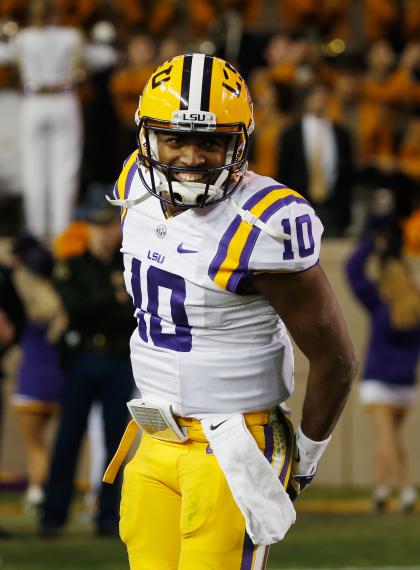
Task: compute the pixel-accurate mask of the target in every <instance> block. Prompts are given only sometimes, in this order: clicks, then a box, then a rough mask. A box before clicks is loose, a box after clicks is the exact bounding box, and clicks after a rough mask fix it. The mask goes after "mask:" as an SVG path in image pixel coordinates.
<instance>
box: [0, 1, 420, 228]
mask: <svg viewBox="0 0 420 570" xmlns="http://www.w3.org/2000/svg"><path fill="white" fill-rule="evenodd" d="M41 3H42V2H41ZM34 4H35V6H36V4H37V2H36V1H35V2H30V1H29V0H20V1H13V2H7V1H4V2H2V4H1V7H0V36H1V37H2V40H3V42H2V43H1V44H0V65H1V67H0V88H1V91H0V96H1V95H2V94H3V96H2V97H0V112H1V107H2V103H3V106H4V109H5V111H4V112H5V113H6V114H7V105H10V102H9V99H8V98H7V97H6V95H5V94H6V93H7V94H9V95H10V90H13V89H14V90H16V92H22V91H23V93H25V96H24V97H23V101H22V105H21V107H22V109H21V112H22V114H24V116H25V118H26V116H28V117H29V120H25V121H22V123H23V124H24V125H26V130H25V129H21V131H20V133H21V135H20V138H21V140H20V141H18V145H19V151H20V152H21V154H22V160H23V166H24V168H22V169H21V172H20V173H18V174H16V173H15V170H13V168H11V167H10V164H9V165H8V166H9V170H10V175H9V177H8V176H7V168H6V169H5V170H6V174H4V175H3V176H2V178H0V200H1V197H2V196H6V198H4V199H3V202H2V206H3V207H2V211H3V216H2V217H1V218H0V224H1V225H2V226H3V228H4V229H2V230H0V231H1V233H2V234H3V235H5V234H7V233H9V234H10V233H13V231H14V230H15V228H14V227H13V226H12V227H11V224H12V221H13V219H14V217H19V211H18V205H17V204H16V202H17V200H16V194H19V193H21V194H22V193H23V197H24V201H23V202H24V207H23V212H24V215H23V219H22V217H21V218H20V219H18V220H16V221H17V223H18V224H19V223H20V225H21V226H22V225H24V224H25V223H26V225H27V226H29V228H30V229H31V230H32V231H35V233H38V234H39V233H42V232H43V231H44V233H45V232H46V233H50V234H51V233H52V234H53V235H57V234H58V233H59V232H60V231H62V230H63V229H64V227H65V226H66V225H67V223H68V222H69V221H70V219H71V212H72V205H73V206H74V204H75V203H76V202H77V201H79V200H81V199H82V197H83V195H84V193H85V192H86V189H87V188H88V186H89V184H91V183H98V182H100V183H104V184H112V183H113V181H114V180H115V177H116V174H117V172H118V169H119V167H120V165H121V164H122V162H123V161H124V160H125V158H126V157H127V155H128V154H129V152H130V151H131V150H132V149H133V148H134V147H135V145H136V141H135V123H134V119H133V117H134V113H135V110H136V107H137V104H138V97H139V94H140V93H141V91H142V89H143V87H144V84H145V82H146V80H147V78H148V76H149V75H150V73H151V71H152V70H153V69H154V68H155V67H156V66H157V65H158V64H159V63H161V62H162V61H163V60H165V59H168V58H170V57H171V56H173V55H175V54H178V53H185V52H188V51H194V50H195V51H204V52H206V53H209V54H211V55H214V54H216V55H220V56H222V57H225V58H226V59H228V60H229V61H232V63H234V64H236V65H237V66H238V67H239V69H240V70H241V71H242V73H243V74H244V76H245V78H246V79H247V80H248V83H249V85H250V88H251V93H252V97H253V101H254V109H255V119H256V130H255V136H254V138H253V144H252V148H251V155H250V167H251V168H252V169H255V170H256V171H258V172H263V173H264V174H266V175H268V176H272V177H274V178H276V179H278V180H280V181H281V182H282V183H284V184H287V185H290V186H292V187H293V188H295V189H296V190H297V191H299V192H301V193H302V194H304V195H305V196H307V197H308V198H310V199H311V200H312V202H313V203H314V205H316V206H317V207H318V209H320V215H321V218H323V221H324V225H325V226H326V236H327V237H329V236H331V237H341V236H346V235H355V234H356V233H357V232H358V231H359V230H360V228H361V226H362V225H363V221H364V219H365V213H366V202H367V201H368V200H369V197H370V194H371V192H372V190H374V189H375V188H378V187H387V188H390V189H391V191H392V192H393V193H394V194H395V200H396V209H397V213H398V216H400V217H401V218H404V219H406V218H409V216H410V215H411V214H412V213H413V212H414V211H415V210H416V209H417V208H418V204H419V188H420V186H419V185H420V167H419V164H420V161H419V156H418V154H419V153H420V150H419V148H420V147H419V144H418V139H419V138H420V40H419V37H420V35H419V33H420V8H419V6H418V3H417V2H415V1H412V0H398V1H397V0H384V1H381V0H363V1H361V0H360V1H359V2H349V1H348V0H294V1H291V0H278V1H277V2H267V1H265V0H220V1H214V0H195V1H194V2H193V1H191V2H181V1H179V0H162V1H160V2H153V1H147V0H143V1H139V0H135V1H134V0H119V1H117V2H112V3H111V2H108V1H106V0H84V1H83V2H74V1H73V0H55V1H53V0H51V2H49V4H50V10H51V11H52V12H53V15H52V16H51V15H50V17H52V18H53V19H52V21H53V22H54V24H59V25H60V26H62V27H64V28H66V29H73V30H74V29H76V30H77V32H78V37H77V39H75V40H74V52H75V53H74V54H73V59H74V61H72V62H71V64H70V63H68V64H67V66H68V69H66V74H65V75H62V76H59V75H57V74H56V77H55V80H54V82H53V84H52V85H50V84H45V81H44V84H42V85H39V86H38V87H35V88H34V87H33V83H34V81H33V77H32V78H31V74H30V71H28V69H29V67H30V64H28V63H27V62H26V61H25V59H24V58H25V53H24V50H22V49H21V50H20V51H19V44H23V45H24V42H23V39H24V38H23V37H21V38H20V39H19V41H16V38H19V36H24V34H23V33H22V32H24V31H25V27H27V26H28V25H34V23H33V21H34V17H35V18H36V17H37V16H36V10H34ZM50 23H51V22H50ZM36 25H37V26H39V25H40V23H39V18H38V23H37V24H36ZM45 25H46V24H45ZM14 43H15V44H17V46H18V49H17V50H16V53H15V54H14V57H13V53H12V54H10V53H9V56H5V55H4V46H5V45H6V44H8V45H9V46H10V45H12V46H13V44H14ZM27 44H28V45H30V39H28V40H27ZM28 49H29V48H28ZM2 50H3V51H2ZM12 51H13V50H12ZM76 51H77V53H76ZM22 52H23V53H22ZM2 53H3V55H2ZM50 57H51V56H50ZM57 62H58V63H57V65H59V64H61V65H62V66H65V65H66V64H65V63H64V60H63V58H61V59H59V58H57ZM51 81H52V80H51ZM63 86H65V88H66V89H67V90H69V91H70V90H73V91H74V92H75V93H76V95H77V100H78V103H79V104H80V112H79V111H78V110H77V109H75V108H74V102H73V108H70V107H68V108H67V110H60V109H57V115H60V113H61V115H62V116H63V114H65V115H66V116H67V117H69V116H70V115H71V114H72V115H71V116H72V125H73V128H72V129H71V130H72V131H73V135H74V136H73V139H72V140H71V141H70V140H68V141H67V142H66V145H67V146H66V147H65V148H64V147H63V154H64V155H65V156H66V157H67V160H66V161H64V160H63V159H61V158H60V157H59V156H58V155H57V157H55V158H54V157H51V160H50V161H48V158H42V155H41V154H40V151H38V155H37V156H36V157H35V158H34V148H33V147H34V145H33V144H32V140H31V136H35V137H38V134H39V132H41V130H42V125H41V126H39V128H38V129H35V127H34V128H32V129H31V128H30V125H29V123H30V120H31V119H30V118H31V117H32V116H33V115H34V113H33V112H32V108H30V109H29V110H28V107H29V103H28V100H31V104H32V107H33V106H34V103H33V97H30V94H31V93H32V95H33V91H34V89H35V91H36V89H38V90H39V89H44V90H45V89H46V88H48V89H49V90H50V92H49V94H50V95H51V89H53V90H54V89H57V88H63ZM38 104H39V103H38ZM68 105H70V102H69V103H68ZM48 112H49V113H51V106H50V105H49V106H48ZM78 112H79V115H80V117H81V124H80V127H79V126H77V125H78V121H79V118H78V117H79V115H78ZM308 117H309V119H308V120H306V119H307V118H308ZM312 118H316V119H318V120H312ZM58 120H59V119H57V121H58ZM61 120H62V121H63V119H61ZM15 122H16V120H15ZM309 123H310V124H309ZM28 125H29V126H28ZM308 125H309V126H308ZM76 127H77V128H76ZM63 129H65V130H66V132H67V133H68V132H69V129H68V128H66V127H63ZM14 132H15V133H16V132H17V130H16V129H15V130H14ZM331 133H332V134H331ZM11 136H12V135H10V134H9V135H8V136H6V135H4V137H3V141H0V149H2V150H3V148H2V147H7V146H9V147H10V137H11ZM312 139H313V140H317V141H320V140H321V141H322V144H317V145H316V147H317V150H316V154H314V152H313V150H312V149H313V147H314V146H315V145H314V144H312V142H311V141H312ZM25 141H29V142H27V144H26V146H25ZM98 141H100V142H98ZM63 145H64V143H63ZM36 146H37V147H38V146H40V145H36ZM55 146H56V145H55ZM31 149H32V151H31ZM45 152H47V151H45ZM8 155H10V148H9V149H7V148H5V150H4V156H8ZM31 156H32V162H33V163H35V166H31V165H30V164H29V163H30V160H31V158H30V157H31ZM290 156H291V157H292V158H290ZM43 161H44V162H53V161H54V162H55V163H57V164H58V163H59V164H60V168H58V171H59V172H60V171H62V170H63V168H64V164H65V165H66V169H67V174H66V173H61V176H62V178H64V176H66V179H65V180H64V182H63V183H61V179H60V174H57V176H58V178H57V177H56V178H54V176H55V175H54V173H52V174H51V173H50V178H51V184H53V185H54V184H55V185H57V184H59V185H60V186H62V187H65V188H67V192H65V191H64V190H63V191H62V193H61V195H62V197H63V196H65V197H66V199H65V200H64V199H63V198H62V200H61V204H58V205H56V204H55V200H54V196H55V194H56V193H55V192H53V191H50V192H49V204H43V202H42V200H41V198H39V199H38V198H34V196H36V197H38V195H40V194H41V193H42V191H41V189H40V188H35V190H34V185H35V184H36V182H35V180H34V179H36V180H41V181H42V182H44V185H45V184H46V183H47V181H46V180H42V179H41V178H40V175H39V163H40V162H43ZM0 162H1V159H0ZM70 162H71V163H70ZM316 164H318V165H321V167H319V166H318V168H316V167H315V171H314V165H316ZM28 165H29V166H28ZM6 166H7V165H6ZM45 176H47V175H45ZM17 177H18V178H19V180H16V178H17ZM16 185H18V188H17V189H16ZM38 185H40V182H39V184H38ZM28 187H30V191H29V190H26V191H25V188H28ZM10 188H13V190H10ZM11 194H13V195H14V196H15V199H14V200H13V199H10V195H11ZM63 201H65V202H66V204H63ZM41 205H43V209H42V211H41ZM47 206H48V207H49V208H50V209H52V210H53V211H52V212H51V214H50V218H51V220H52V221H51V223H50V226H51V227H43V226H45V224H42V219H43V216H46V214H45V212H46V211H47ZM56 210H57V211H58V212H59V214H57V215H56V216H55V212H56ZM6 212H7V214H6ZM33 212H36V218H37V220H38V222H32V218H35V214H34V213H33ZM39 220H41V222H40V221H39Z"/></svg>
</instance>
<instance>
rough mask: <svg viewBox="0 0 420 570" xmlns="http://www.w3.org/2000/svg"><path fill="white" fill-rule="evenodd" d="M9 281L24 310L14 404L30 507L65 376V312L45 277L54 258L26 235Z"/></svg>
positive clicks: (39, 497)
mask: <svg viewBox="0 0 420 570" xmlns="http://www.w3.org/2000/svg"><path fill="white" fill-rule="evenodd" d="M13 253H14V271H13V281H14V284H15V287H16V290H17V292H18V295H19V297H20V299H21V301H22V304H23V306H24V309H25V313H26V319H27V320H26V323H25V325H24V327H23V330H22V334H21V352H22V360H21V363H20V367H19V370H18V376H17V386H16V391H15V394H14V396H13V404H14V407H15V409H16V412H17V418H18V424H19V427H20V430H21V433H22V437H23V441H24V445H25V450H26V459H27V470H28V488H27V491H26V495H25V500H24V502H25V504H26V506H27V507H29V508H33V507H36V506H38V505H39V504H40V503H42V501H43V490H42V487H43V484H44V482H45V478H46V475H47V469H48V462H49V446H48V444H47V441H46V437H45V436H46V430H47V427H48V425H49V423H50V421H51V419H52V417H53V416H54V414H55V413H57V411H58V410H59V404H60V398H61V391H62V388H63V382H64V377H63V373H62V371H61V368H60V362H59V352H58V346H57V341H58V339H59V337H60V336H61V333H62V332H63V331H64V329H65V328H66V326H67V317H66V315H65V313H64V310H63V308H62V306H61V302H60V300H59V297H58V295H57V294H56V293H55V291H54V289H53V286H52V284H51V281H50V277H51V273H52V269H53V258H52V256H51V254H50V252H49V251H48V250H47V249H46V248H45V247H44V246H43V245H42V244H40V243H39V242H38V241H37V240H35V239H34V238H32V237H30V236H24V237H21V238H18V239H17V240H16V242H15V244H14V248H13Z"/></svg>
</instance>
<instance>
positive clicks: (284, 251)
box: [248, 195, 324, 273]
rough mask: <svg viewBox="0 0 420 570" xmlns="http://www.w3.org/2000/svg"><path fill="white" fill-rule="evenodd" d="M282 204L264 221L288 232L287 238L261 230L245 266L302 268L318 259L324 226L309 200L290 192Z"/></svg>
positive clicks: (280, 268)
mask: <svg viewBox="0 0 420 570" xmlns="http://www.w3.org/2000/svg"><path fill="white" fill-rule="evenodd" d="M287 202H288V203H286V204H285V205H284V206H281V204H278V206H279V207H278V209H277V211H276V212H275V213H274V214H273V215H272V216H271V217H270V218H269V219H267V220H266V223H267V224H268V225H269V226H271V227H273V228H275V229H276V230H278V231H281V232H284V233H285V234H287V235H289V236H290V239H289V240H287V239H279V238H273V237H272V236H270V235H269V234H268V233H266V232H264V230H261V232H260V234H259V236H258V239H257V240H256V243H255V247H254V248H253V250H252V253H251V256H250V259H249V265H248V270H249V271H250V272H251V273H252V272H258V271H282V272H288V273H291V272H295V271H304V270H305V269H308V268H309V267H312V266H313V265H315V264H316V263H318V261H319V253H320V247H321V236H322V232H323V230H324V228H323V225H322V223H321V220H320V219H319V217H318V216H317V215H316V213H315V211H314V209H313V208H312V207H311V206H310V204H309V203H308V202H307V201H306V200H305V199H304V198H301V197H300V196H299V195H297V196H290V197H289V199H288V200H287Z"/></svg>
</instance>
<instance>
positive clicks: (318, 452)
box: [295, 423, 331, 475]
mask: <svg viewBox="0 0 420 570" xmlns="http://www.w3.org/2000/svg"><path fill="white" fill-rule="evenodd" d="M295 437H296V447H297V453H296V455H297V457H296V461H297V462H298V465H299V467H298V468H297V474H298V475H309V474H313V473H314V471H315V468H316V464H317V463H318V461H319V460H320V458H321V456H322V454H323V453H324V451H325V449H326V447H327V445H328V444H329V442H330V440H331V436H329V437H327V439H324V440H323V441H314V440H313V439H309V437H307V436H306V435H305V434H304V433H303V431H302V428H301V426H300V423H299V424H298V426H297V428H296V434H295Z"/></svg>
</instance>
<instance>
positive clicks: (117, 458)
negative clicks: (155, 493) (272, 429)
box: [102, 411, 269, 484]
mask: <svg viewBox="0 0 420 570" xmlns="http://www.w3.org/2000/svg"><path fill="white" fill-rule="evenodd" d="M268 417H269V412H268V411H262V412H248V413H246V414H244V419H245V423H246V425H247V426H248V427H252V426H258V425H265V424H267V423H268ZM175 418H176V421H177V424H178V425H179V426H180V427H186V428H187V429H188V438H189V439H192V440H194V441H202V442H206V441H207V438H206V436H205V435H204V431H203V428H202V427H201V421H200V420H197V419H196V418H184V417H180V416H175ZM138 431H139V426H138V425H137V424H136V422H135V421H134V420H130V421H129V423H128V425H127V427H126V429H125V432H124V435H123V436H122V438H121V441H120V444H119V446H118V449H117V451H116V452H115V455H114V457H113V458H112V459H111V462H110V463H109V465H108V467H107V469H106V471H105V474H104V476H103V478H102V481H103V482H104V483H111V484H112V483H113V482H114V481H115V477H116V476H117V473H118V471H119V469H120V467H121V465H122V464H123V461H124V459H125V458H126V457H127V454H128V452H129V451H130V448H131V446H132V445H133V442H134V440H135V438H136V435H137V433H138ZM180 445H182V444H180Z"/></svg>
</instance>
